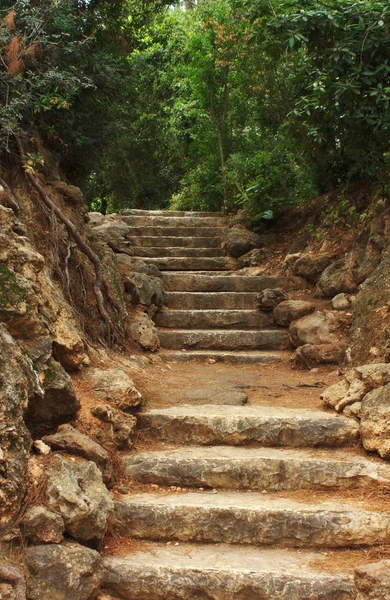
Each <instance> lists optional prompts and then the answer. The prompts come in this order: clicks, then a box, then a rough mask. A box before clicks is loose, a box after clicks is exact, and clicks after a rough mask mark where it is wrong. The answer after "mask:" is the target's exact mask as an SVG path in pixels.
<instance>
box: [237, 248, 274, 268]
mask: <svg viewBox="0 0 390 600" xmlns="http://www.w3.org/2000/svg"><path fill="white" fill-rule="evenodd" d="M268 254H269V252H267V250H266V249H265V248H255V249H254V250H251V251H250V252H247V253H246V254H244V255H243V256H240V258H239V259H238V261H237V263H236V269H245V268H247V267H258V266H261V265H262V264H263V263H264V261H265V260H266V259H267V256H268Z"/></svg>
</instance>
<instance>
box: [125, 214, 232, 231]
mask: <svg viewBox="0 0 390 600" xmlns="http://www.w3.org/2000/svg"><path fill="white" fill-rule="evenodd" d="M122 220H123V221H124V222H125V223H126V224H127V225H130V226H131V227H202V228H203V227H221V228H223V227H226V226H227V219H226V218H225V217H203V216H202V217H197V216H192V215H191V216H175V215H173V216H171V215H156V214H150V215H125V216H123V217H122Z"/></svg>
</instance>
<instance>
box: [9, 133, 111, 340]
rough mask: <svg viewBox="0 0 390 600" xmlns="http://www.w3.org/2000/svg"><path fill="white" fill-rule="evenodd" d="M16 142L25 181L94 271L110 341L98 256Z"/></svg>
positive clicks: (99, 304) (96, 292)
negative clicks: (42, 182) (31, 167)
mask: <svg viewBox="0 0 390 600" xmlns="http://www.w3.org/2000/svg"><path fill="white" fill-rule="evenodd" d="M16 142H17V145H18V150H19V155H20V160H21V162H22V166H23V168H24V171H25V174H26V177H27V179H28V180H29V182H30V183H31V185H32V186H33V187H34V188H35V189H36V191H37V192H38V194H39V196H40V198H41V200H42V202H43V203H44V204H45V205H46V206H47V207H48V208H49V209H50V210H51V211H52V212H53V213H54V214H55V215H56V217H58V219H59V220H60V221H61V222H62V223H63V224H64V225H65V227H66V229H67V231H68V234H69V235H70V236H71V237H72V238H73V240H74V241H75V243H76V244H77V246H78V248H79V249H80V251H81V252H82V253H83V254H84V255H85V256H86V257H87V258H88V259H89V260H90V262H91V263H92V265H93V268H94V271H95V283H94V286H93V291H94V294H95V298H96V303H97V307H98V309H99V312H100V315H101V317H102V319H103V321H104V323H105V325H106V328H107V331H108V336H109V340H110V341H111V339H112V334H113V323H112V320H111V318H110V315H109V314H108V312H107V310H106V307H105V303H104V295H103V289H104V288H105V287H106V285H105V281H104V277H103V269H102V265H101V262H100V259H99V257H98V255H97V254H95V252H94V251H93V250H92V249H91V248H90V247H89V246H88V245H87V244H86V243H85V242H84V240H83V238H82V237H81V235H80V233H79V232H78V230H77V228H76V227H75V225H74V224H73V223H72V221H71V220H70V219H68V217H67V216H66V215H65V214H64V213H63V212H62V210H61V209H60V207H59V206H57V204H55V202H53V200H51V198H49V196H48V195H47V193H46V192H45V190H44V189H43V187H42V186H41V184H40V183H39V181H38V180H37V178H36V177H35V176H34V175H33V174H32V173H31V170H30V169H29V167H28V165H27V162H26V159H25V153H24V149H23V145H22V142H21V141H20V139H19V138H18V137H17V138H16Z"/></svg>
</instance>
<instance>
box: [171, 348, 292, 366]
mask: <svg viewBox="0 0 390 600" xmlns="http://www.w3.org/2000/svg"><path fill="white" fill-rule="evenodd" d="M160 356H161V358H162V359H163V360H166V361H168V362H170V361H177V362H186V361H197V360H199V361H203V362H204V361H210V360H212V361H215V362H227V363H232V364H239V365H255V364H263V363H271V362H279V361H280V360H281V359H282V355H281V354H275V353H273V352H256V351H251V352H224V351H223V350H186V351H184V352H183V351H180V352H177V351H174V350H172V351H170V350H165V351H162V352H161V353H160Z"/></svg>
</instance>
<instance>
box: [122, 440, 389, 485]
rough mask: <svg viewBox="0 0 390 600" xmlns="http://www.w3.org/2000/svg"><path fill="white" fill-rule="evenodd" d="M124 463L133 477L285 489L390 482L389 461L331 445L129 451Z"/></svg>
mask: <svg viewBox="0 0 390 600" xmlns="http://www.w3.org/2000/svg"><path fill="white" fill-rule="evenodd" d="M123 465H124V471H125V473H126V475H128V476H129V477H131V478H132V479H134V480H135V481H137V482H140V483H154V484H158V485H162V486H171V485H174V486H180V487H203V488H225V489H231V490H244V489H249V490H268V491H283V490H309V489H315V490H318V489H330V488H339V489H350V488H366V489H367V488H372V487H373V486H375V485H378V484H389V483H390V465H386V464H384V463H383V462H381V461H380V460H377V461H375V460H368V459H365V458H363V457H362V456H361V455H359V454H356V453H345V452H342V453H340V452H338V453H337V452H335V451H332V450H312V449H310V450H291V449H280V448H278V449H275V448H235V447H232V446H216V447H211V448H199V447H196V446H192V447H187V448H179V449H172V448H170V449H168V450H162V451H152V452H141V453H139V454H136V455H129V456H126V457H124V459H123Z"/></svg>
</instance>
